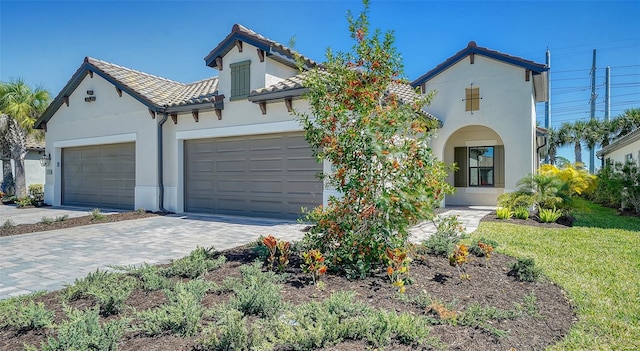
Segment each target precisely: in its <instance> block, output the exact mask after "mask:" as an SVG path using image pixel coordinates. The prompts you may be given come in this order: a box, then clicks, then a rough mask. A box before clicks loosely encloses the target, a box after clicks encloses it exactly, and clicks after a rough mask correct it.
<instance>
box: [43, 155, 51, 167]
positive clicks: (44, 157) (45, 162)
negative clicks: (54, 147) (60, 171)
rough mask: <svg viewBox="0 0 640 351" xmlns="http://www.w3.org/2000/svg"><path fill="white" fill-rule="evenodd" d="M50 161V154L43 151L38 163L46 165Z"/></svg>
mask: <svg viewBox="0 0 640 351" xmlns="http://www.w3.org/2000/svg"><path fill="white" fill-rule="evenodd" d="M50 161H51V154H47V153H45V154H44V155H42V157H40V165H41V166H42V167H47V166H48V165H49V162H50Z"/></svg>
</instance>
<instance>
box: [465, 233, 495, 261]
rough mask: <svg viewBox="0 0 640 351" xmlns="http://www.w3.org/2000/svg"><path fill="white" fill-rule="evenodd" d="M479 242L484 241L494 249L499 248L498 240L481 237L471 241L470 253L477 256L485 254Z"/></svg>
mask: <svg viewBox="0 0 640 351" xmlns="http://www.w3.org/2000/svg"><path fill="white" fill-rule="evenodd" d="M479 243H484V244H487V245H490V246H491V247H492V248H493V249H496V248H498V245H499V244H498V242H497V241H495V240H491V239H487V238H484V237H482V238H480V239H478V240H475V241H473V242H472V243H471V245H470V246H469V253H471V254H472V255H474V256H476V257H484V256H485V252H484V250H483V249H482V248H480V246H479V245H478V244H479Z"/></svg>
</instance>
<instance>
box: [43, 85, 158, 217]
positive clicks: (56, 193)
mask: <svg viewBox="0 0 640 351" xmlns="http://www.w3.org/2000/svg"><path fill="white" fill-rule="evenodd" d="M87 90H93V91H94V95H93V96H95V97H96V101H94V102H85V101H84V98H85V97H86V96H87V95H86V91H87ZM156 133H157V129H156V120H154V119H152V118H151V116H150V115H149V112H148V108H147V107H146V106H145V105H143V104H142V103H140V102H139V101H137V100H135V99H134V98H133V97H131V96H130V95H128V94H126V93H125V92H123V94H122V97H119V96H118V93H117V92H116V89H115V87H114V85H113V84H111V83H109V82H108V81H106V80H105V79H103V78H102V77H100V76H99V75H98V74H95V73H94V75H93V78H91V77H90V76H89V75H87V76H86V77H85V78H84V79H83V81H82V82H81V83H80V85H79V86H78V87H77V88H76V89H75V91H74V92H73V94H72V95H71V96H70V97H69V106H68V107H67V106H66V104H62V106H61V107H60V109H58V111H57V112H56V113H55V115H54V116H53V118H51V120H50V121H49V123H47V132H46V150H47V153H49V152H50V153H51V162H50V164H49V166H48V167H47V175H46V183H45V202H46V203H48V204H52V205H61V200H62V192H61V184H62V182H61V156H62V149H63V148H65V147H74V146H88V145H99V144H114V143H123V142H135V144H136V186H135V208H145V209H148V210H158V178H157V172H156V169H157V155H156V148H157V146H156V145H157V139H156Z"/></svg>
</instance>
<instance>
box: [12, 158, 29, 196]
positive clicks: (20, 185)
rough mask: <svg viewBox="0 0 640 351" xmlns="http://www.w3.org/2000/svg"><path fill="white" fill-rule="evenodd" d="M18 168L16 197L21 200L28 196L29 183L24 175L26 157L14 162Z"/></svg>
mask: <svg viewBox="0 0 640 351" xmlns="http://www.w3.org/2000/svg"><path fill="white" fill-rule="evenodd" d="M13 162H14V164H15V167H16V196H17V197H18V199H21V198H23V197H25V196H27V195H28V194H27V182H26V176H25V174H24V157H21V158H19V159H16V160H13Z"/></svg>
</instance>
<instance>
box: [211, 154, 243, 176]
mask: <svg viewBox="0 0 640 351" xmlns="http://www.w3.org/2000/svg"><path fill="white" fill-rule="evenodd" d="M211 157H215V156H213V155H212V156H211ZM212 164H213V162H212ZM215 164H216V165H217V167H216V170H217V171H218V172H243V171H244V170H245V169H246V166H245V160H244V159H231V160H224V159H222V160H219V161H217V162H215Z"/></svg>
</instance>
